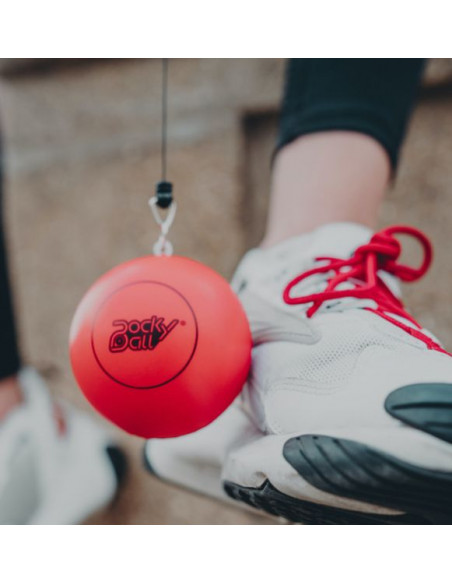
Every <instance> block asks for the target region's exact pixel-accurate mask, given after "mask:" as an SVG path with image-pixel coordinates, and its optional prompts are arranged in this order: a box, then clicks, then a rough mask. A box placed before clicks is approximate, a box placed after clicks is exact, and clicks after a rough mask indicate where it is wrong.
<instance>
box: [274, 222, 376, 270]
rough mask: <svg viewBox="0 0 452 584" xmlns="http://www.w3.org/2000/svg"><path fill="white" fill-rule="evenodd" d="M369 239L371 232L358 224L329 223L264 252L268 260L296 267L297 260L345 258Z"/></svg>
mask: <svg viewBox="0 0 452 584" xmlns="http://www.w3.org/2000/svg"><path fill="white" fill-rule="evenodd" d="M371 237H372V230H371V229H369V228H368V227H365V226H364V225H359V224H358V223H330V224H328V225H324V226H322V227H319V228H318V229H316V230H315V231H312V232H311V233H307V234H306V235H300V236H298V237H292V238H291V239H287V240H286V241H283V242H282V243H279V244H277V245H275V246H273V247H271V248H269V249H267V250H265V254H266V256H267V258H268V259H274V260H275V261H285V262H287V263H289V264H290V263H292V258H293V262H294V263H297V262H299V261H300V256H301V255H302V256H303V257H304V258H307V257H309V258H311V259H314V258H316V257H322V256H325V257H335V258H343V259H345V258H348V257H350V256H351V255H352V254H353V252H354V251H355V249H356V248H357V247H359V246H360V245H363V244H364V243H367V242H368V241H369V239H370V238H371Z"/></svg>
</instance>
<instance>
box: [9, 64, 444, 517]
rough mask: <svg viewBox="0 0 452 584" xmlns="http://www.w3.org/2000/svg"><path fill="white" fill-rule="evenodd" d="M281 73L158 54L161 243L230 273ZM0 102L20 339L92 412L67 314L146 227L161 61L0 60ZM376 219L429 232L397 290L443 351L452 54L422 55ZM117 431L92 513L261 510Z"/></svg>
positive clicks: (257, 195)
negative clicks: (430, 254)
mask: <svg viewBox="0 0 452 584" xmlns="http://www.w3.org/2000/svg"><path fill="white" fill-rule="evenodd" d="M283 73H284V61H283V60H279V59H219V60H217V59H180V60H171V61H170V69H169V172H168V177H169V179H170V180H172V181H173V183H174V185H175V193H174V194H175V198H176V200H177V202H178V205H179V209H178V216H177V218H176V223H175V225H174V226H173V230H172V232H171V240H172V241H173V243H174V245H175V249H176V252H177V253H179V254H181V255H188V256H191V257H193V258H195V259H198V260H200V261H202V262H205V263H206V264H208V265H209V266H211V267H213V268H215V269H216V270H218V271H219V272H220V273H221V274H223V275H224V276H226V277H230V276H231V274H232V272H233V270H234V267H235V265H236V263H237V262H238V260H239V259H240V257H241V255H242V254H243V253H244V251H246V249H248V248H249V247H251V246H253V245H255V244H256V243H258V242H259V239H260V237H261V236H262V233H263V228H264V221H265V212H266V206H267V194H268V190H269V176H270V157H271V153H272V149H273V145H274V137H275V134H276V126H277V119H278V106H279V99H280V95H281V91H282V80H283ZM0 113H1V119H2V131H3V142H4V150H5V152H4V155H5V168H6V180H7V185H6V209H5V216H6V222H7V224H6V228H7V233H8V239H9V250H10V267H11V272H12V274H11V275H12V280H13V284H14V290H15V300H16V312H17V315H18V318H19V323H20V332H21V342H22V347H23V351H24V354H25V357H26V359H27V360H28V362H30V363H31V364H33V365H35V366H36V367H37V368H38V369H39V371H40V372H41V373H42V374H43V375H44V377H45V378H46V380H47V381H48V383H49V384H50V386H51V388H52V390H53V391H54V393H55V394H56V395H60V396H61V395H62V396H64V397H65V398H66V399H68V400H70V401H71V402H73V403H76V404H77V405H78V406H80V407H82V408H84V409H86V410H91V408H90V407H89V406H88V404H87V403H86V401H85V400H84V398H83V397H82V395H81V394H80V392H79V391H78V390H77V387H76V384H75V381H74V379H73V377H72V374H71V370H70V365H69V360H68V348H67V340H68V330H69V325H70V322H71V319H72V315H73V312H74V309H75V307H76V305H77V303H78V301H79V300H80V298H81V296H82V295H83V293H84V292H85V291H86V289H87V288H88V286H89V285H90V284H91V283H92V282H93V281H94V280H95V279H96V278H97V277H98V276H99V275H100V274H102V273H103V272H105V271H106V270H108V269H110V268H111V267H113V266H114V265H115V264H118V263H120V262H122V261H125V260H128V259H131V258H133V257H137V256H140V255H144V254H147V253H149V252H150V250H151V248H152V243H153V242H154V240H155V239H156V237H157V229H156V227H155V225H154V222H153V219H152V217H151V214H150V211H149V209H148V206H147V201H148V198H149V197H150V196H151V195H152V194H153V192H154V184H155V183H156V182H157V181H158V180H159V179H160V123H161V119H160V118H161V61H160V59H137V60H135V59H108V60H97V59H80V60H78V59H73V60H63V59H0ZM300 212H303V209H301V210H300ZM306 212H308V211H307V210H306ZM380 223H381V225H388V224H394V223H408V224H412V225H415V226H417V227H420V228H422V229H423V230H424V231H425V232H426V233H427V235H429V236H430V237H431V238H432V241H433V244H434V247H435V251H436V255H435V261H434V265H433V268H432V270H431V271H430V273H429V275H428V276H427V277H426V278H425V279H424V280H422V281H421V282H420V283H419V284H416V285H415V286H412V287H410V286H408V287H406V301H407V305H408V306H409V307H410V308H411V309H412V310H413V312H414V315H415V316H416V318H418V319H419V320H421V322H422V323H423V324H424V326H425V327H427V328H431V329H433V330H434V331H435V333H436V334H437V335H438V336H439V337H440V339H441V340H442V341H444V342H445V344H446V347H447V348H448V349H449V350H451V349H452V310H450V308H449V306H450V298H451V296H450V285H451V282H452V280H451V271H452V263H451V262H450V259H449V256H450V247H451V242H452V238H451V236H450V235H451V232H452V59H434V60H432V61H430V62H429V65H428V67H427V70H426V73H425V78H424V82H423V87H422V89H421V92H420V99H419V104H418V107H417V109H416V111H415V114H414V116H413V119H412V123H411V126H410V129H409V132H408V137H407V140H406V143H405V147H404V150H403V155H402V160H401V164H400V168H399V172H398V175H397V177H396V178H395V182H394V184H393V186H392V188H391V193H390V196H389V197H388V199H387V200H386V202H385V205H384V209H383V214H382V217H381V221H380ZM408 256H409V257H407V260H408V261H412V262H416V259H417V250H416V249H409V250H408ZM93 415H95V414H94V413H93ZM113 431H114V430H113ZM118 437H119V440H120V441H121V443H122V444H123V445H124V447H125V449H126V450H127V453H128V454H129V458H130V467H131V469H130V470H131V472H130V475H129V479H128V482H127V484H126V486H125V488H124V490H123V491H122V493H121V494H120V496H119V499H118V500H117V501H116V503H115V504H114V505H113V506H112V507H111V509H109V510H108V511H106V512H104V513H101V514H98V515H97V516H96V517H93V518H92V520H91V522H92V523H113V524H114V523H126V524H192V523H196V524H202V523H206V524H212V523H219V524H228V523H233V524H236V523H244V524H246V523H248V524H250V523H271V522H273V520H272V519H271V518H266V517H263V516H259V515H255V514H252V513H248V512H241V511H240V510H237V509H235V508H233V507H230V506H227V505H221V504H219V503H216V502H214V501H211V500H209V499H205V498H202V497H199V496H197V495H194V494H192V493H187V492H184V491H182V490H180V489H177V488H175V487H170V486H168V485H164V484H162V483H160V482H159V481H158V480H157V479H155V478H153V477H151V476H149V475H148V474H146V472H145V471H144V470H143V467H142V462H141V449H142V445H143V441H142V440H140V439H138V438H134V437H131V436H127V435H125V434H124V433H120V432H119V431H118Z"/></svg>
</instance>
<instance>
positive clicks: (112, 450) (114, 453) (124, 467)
mask: <svg viewBox="0 0 452 584" xmlns="http://www.w3.org/2000/svg"><path fill="white" fill-rule="evenodd" d="M105 453H106V454H107V456H108V458H109V459H110V463H111V466H112V467H113V472H114V473H115V478H116V484H117V488H118V489H119V488H120V487H121V486H122V485H123V484H124V482H125V480H126V477H127V473H128V463H127V457H126V455H125V454H124V452H123V451H122V450H121V449H120V448H118V447H117V446H107V447H106V448H105Z"/></svg>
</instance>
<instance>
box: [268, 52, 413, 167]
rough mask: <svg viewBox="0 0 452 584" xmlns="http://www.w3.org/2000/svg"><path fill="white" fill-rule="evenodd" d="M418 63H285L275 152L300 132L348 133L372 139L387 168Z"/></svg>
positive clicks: (409, 103)
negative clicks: (381, 149) (381, 150)
mask: <svg viewBox="0 0 452 584" xmlns="http://www.w3.org/2000/svg"><path fill="white" fill-rule="evenodd" d="M423 66H424V60H423V59H290V60H289V62H288V66H287V72H286V83H285V91H284V98H283V103H282V108H281V118H280V130H279V139H278V149H280V148H282V147H283V146H285V145H286V144H288V143H289V142H291V141H293V140H295V139H296V138H298V137H299V136H301V135H303V134H310V133H313V132H320V131H328V130H351V131H356V132H360V133H363V134H367V135H370V136H372V137H373V138H375V139H376V140H378V141H379V142H380V143H381V144H382V146H383V147H384V148H385V149H386V151H387V152H388V155H389V158H390V160H391V164H392V166H393V168H395V167H396V165H397V159H398V154H399V150H400V146H401V143H402V141H403V138H404V134H405V128H406V124H407V121H408V118H409V115H410V112H411V109H412V107H413V104H414V101H415V98H416V93H417V88H418V85H419V80H420V77H421V73H422V70H423Z"/></svg>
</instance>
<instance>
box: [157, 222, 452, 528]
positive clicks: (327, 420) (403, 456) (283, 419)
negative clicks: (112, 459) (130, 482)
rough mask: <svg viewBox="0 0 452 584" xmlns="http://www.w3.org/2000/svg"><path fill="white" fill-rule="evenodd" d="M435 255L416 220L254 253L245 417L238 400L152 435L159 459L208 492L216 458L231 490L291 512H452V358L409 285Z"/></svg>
mask: <svg viewBox="0 0 452 584" xmlns="http://www.w3.org/2000/svg"><path fill="white" fill-rule="evenodd" d="M398 233H401V234H402V233H403V234H406V235H411V236H412V237H414V238H415V239H417V240H418V241H419V242H420V243H421V245H422V246H423V249H424V261H423V263H422V265H421V267H420V268H419V269H412V268H409V267H407V266H403V265H400V264H399V263H398V262H397V259H398V257H399V254H400V251H401V249H400V245H399V243H398V241H397V240H396V239H395V237H394V236H395V235H397V234H398ZM430 259H431V249H430V244H429V242H428V240H427V239H426V237H425V236H424V235H423V234H422V233H420V232H418V231H417V230H415V229H412V228H405V227H394V228H389V229H387V230H383V231H381V232H379V233H377V234H375V235H374V236H372V234H371V232H370V231H369V230H368V229H366V228H364V227H362V226H359V225H355V224H332V225H327V226H325V227H322V228H320V229H317V230H316V231H314V232H312V233H311V234H308V235H306V236H302V237H298V238H294V239H291V240H288V241H286V242H283V243H282V244H280V245H278V246H275V247H274V248H271V249H269V250H253V251H251V252H250V253H248V254H247V255H246V256H245V258H244V259H243V261H242V263H241V264H240V266H239V268H238V270H237V272H236V275H235V277H234V280H233V285H234V287H235V289H236V290H237V291H238V293H239V296H240V298H241V300H242V302H243V305H244V307H245V309H246V311H247V314H248V317H249V320H250V324H251V329H252V332H253V339H254V344H255V346H254V349H253V366H252V371H251V376H250V378H249V381H248V383H247V385H246V387H245V389H244V391H243V392H242V396H241V400H242V406H241V408H242V418H241V420H242V425H240V424H238V423H237V416H232V415H231V413H230V410H228V412H227V413H226V414H223V416H222V418H220V419H219V420H217V421H216V422H214V423H213V424H211V425H210V426H209V427H208V428H206V429H204V430H202V431H201V432H199V433H197V434H195V435H193V436H187V437H182V438H178V439H174V440H171V441H151V442H150V443H148V445H147V447H146V458H147V459H148V462H149V461H150V462H151V465H152V467H153V468H154V470H155V472H156V473H157V474H158V475H159V476H162V477H163V478H166V479H168V480H172V481H175V482H178V483H180V484H189V486H190V487H192V488H196V489H197V490H201V491H202V490H204V485H205V475H204V470H205V465H206V464H208V461H209V460H210V461H212V460H215V465H211V466H210V471H211V482H212V480H213V479H212V477H213V474H212V469H213V467H215V469H216V472H215V477H216V478H215V480H216V481H217V485H218V484H219V483H220V480H221V481H222V483H223V487H224V489H225V491H226V493H227V494H228V495H229V497H232V498H234V499H236V500H240V501H243V502H246V503H248V504H250V505H252V506H255V507H258V508H260V509H264V510H266V511H269V512H271V513H274V514H276V515H280V516H282V517H285V518H287V519H289V520H292V521H301V522H312V523H408V522H415V523H424V522H431V523H449V522H450V521H451V520H452V359H451V356H450V354H448V353H446V351H445V350H444V349H443V348H442V347H441V346H440V344H439V342H438V341H437V339H436V338H435V337H434V336H433V335H432V334H431V333H429V332H428V331H426V330H424V329H422V328H421V327H420V325H418V324H417V323H416V322H415V321H414V319H413V318H412V317H411V316H410V315H409V314H408V313H407V312H406V310H405V309H404V308H403V305H402V303H401V301H400V293H399V288H398V280H399V279H401V280H404V281H407V282H408V281H414V280H416V279H418V278H419V277H421V276H422V275H423V274H424V273H425V271H426V270H427V268H428V265H429V263H430ZM234 407H235V408H236V407H237V405H235V406H234ZM244 411H246V412H247V414H245V413H243V412H244ZM222 419H223V420H222ZM225 420H226V421H227V420H230V423H227V424H226V422H225ZM220 433H221V434H222V436H221V437H220V436H219V435H220ZM217 434H218V436H217ZM203 443H209V447H208V448H207V446H206V447H203V446H202V444H203ZM220 443H221V448H218V449H217V450H215V444H220ZM206 448H207V450H206ZM213 450H215V455H214V454H213V453H212V451H213ZM206 452H208V453H209V455H208V456H205V453H206ZM188 467H190V468H191V470H190V473H191V477H192V479H191V481H190V482H189V483H188V482H187V480H186V477H187V476H188V471H187V469H188ZM169 469H170V470H169ZM220 476H221V479H220ZM195 477H196V478H195ZM217 490H218V489H217Z"/></svg>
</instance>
